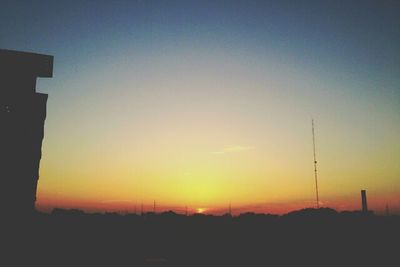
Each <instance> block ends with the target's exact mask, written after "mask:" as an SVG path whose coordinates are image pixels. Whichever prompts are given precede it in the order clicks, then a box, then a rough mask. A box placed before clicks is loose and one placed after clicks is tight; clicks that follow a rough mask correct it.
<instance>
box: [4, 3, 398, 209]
mask: <svg viewBox="0 0 400 267" xmlns="http://www.w3.org/2000/svg"><path fill="white" fill-rule="evenodd" d="M1 3H2V5H1V9H0V47H1V48H5V49H13V50H21V51H29V52H36V53H43V54H49V55H53V56H54V77H53V78H50V79H47V78H46V79H45V78H42V79H38V83H37V91H38V92H41V93H46V94H49V99H48V103H47V119H46V124H45V138H44V140H43V147H42V160H41V166H40V179H39V183H38V191H37V202H36V206H37V208H38V209H39V210H43V211H48V210H51V209H52V208H54V207H62V208H80V209H83V210H86V211H119V212H133V211H134V210H139V209H140V207H141V206H142V205H143V207H144V209H145V210H152V209H153V205H154V201H155V202H156V209H157V211H162V210H169V209H172V210H174V211H176V212H183V211H184V210H185V206H187V207H188V210H189V212H205V213H212V214H221V213H225V212H227V211H228V207H229V203H231V206H232V211H233V213H234V214H239V213H241V212H246V211H254V212H266V213H278V214H281V213H285V212H288V211H291V210H295V209H299V208H305V207H314V206H315V205H316V203H315V184H314V172H313V171H314V169H313V168H314V167H313V150H312V133H311V119H312V118H313V119H314V121H315V133H316V137H315V139H316V153H317V161H318V163H317V165H318V181H319V193H320V205H321V206H323V207H332V208H335V209H338V210H356V209H360V202H361V201H360V190H361V189H366V190H367V195H368V202H369V207H370V208H371V209H373V210H375V211H376V212H378V213H382V212H384V211H385V207H386V205H388V206H389V209H390V210H391V211H392V212H394V213H396V212H397V213H400V164H399V162H400V139H399V136H400V75H399V74H400V51H399V47H400V31H399V29H400V17H399V16H398V14H400V4H399V3H398V2H397V1H150V0H149V1H146V0H142V1H8V0H6V1H4V0H2V1H1Z"/></svg>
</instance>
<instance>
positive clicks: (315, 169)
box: [311, 119, 319, 209]
mask: <svg viewBox="0 0 400 267" xmlns="http://www.w3.org/2000/svg"><path fill="white" fill-rule="evenodd" d="M311 126H312V140H313V151H314V177H315V193H316V195H317V209H319V196H318V177H317V156H316V154H315V133H314V119H312V120H311Z"/></svg>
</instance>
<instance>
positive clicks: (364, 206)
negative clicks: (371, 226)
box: [361, 190, 368, 212]
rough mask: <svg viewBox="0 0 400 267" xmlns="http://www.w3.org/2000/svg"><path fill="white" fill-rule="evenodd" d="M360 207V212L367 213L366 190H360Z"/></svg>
mask: <svg viewBox="0 0 400 267" xmlns="http://www.w3.org/2000/svg"><path fill="white" fill-rule="evenodd" d="M361 205H362V211H363V212H368V205H367V191H366V190H361Z"/></svg>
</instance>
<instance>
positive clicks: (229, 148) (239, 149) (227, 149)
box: [212, 145, 254, 154]
mask: <svg viewBox="0 0 400 267" xmlns="http://www.w3.org/2000/svg"><path fill="white" fill-rule="evenodd" d="M251 149H254V147H252V146H241V145H234V146H226V147H225V148H223V149H222V150H218V151H214V152H212V154H226V153H234V152H242V151H247V150H251Z"/></svg>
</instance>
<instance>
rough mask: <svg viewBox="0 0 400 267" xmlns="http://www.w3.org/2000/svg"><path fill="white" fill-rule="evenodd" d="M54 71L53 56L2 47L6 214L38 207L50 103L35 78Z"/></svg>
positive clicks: (0, 117) (1, 169) (0, 143)
mask: <svg viewBox="0 0 400 267" xmlns="http://www.w3.org/2000/svg"><path fill="white" fill-rule="evenodd" d="M52 74H53V57H52V56H47V55H40V54H34V53H26V52H18V51H11V50H3V49H0V110H1V111H0V125H1V126H0V127H1V131H0V147H1V150H0V151H1V154H2V157H1V162H0V176H1V180H0V183H1V186H0V188H1V189H0V195H1V204H0V207H1V208H2V210H3V211H5V212H7V213H12V214H14V213H15V214H29V213H31V212H33V210H34V207H35V200H36V187H37V182H38V179H39V163H40V158H41V147H42V139H43V135H44V130H43V129H44V121H45V118H46V102H47V94H41V93H37V92H36V90H35V89H36V79H37V77H52Z"/></svg>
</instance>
